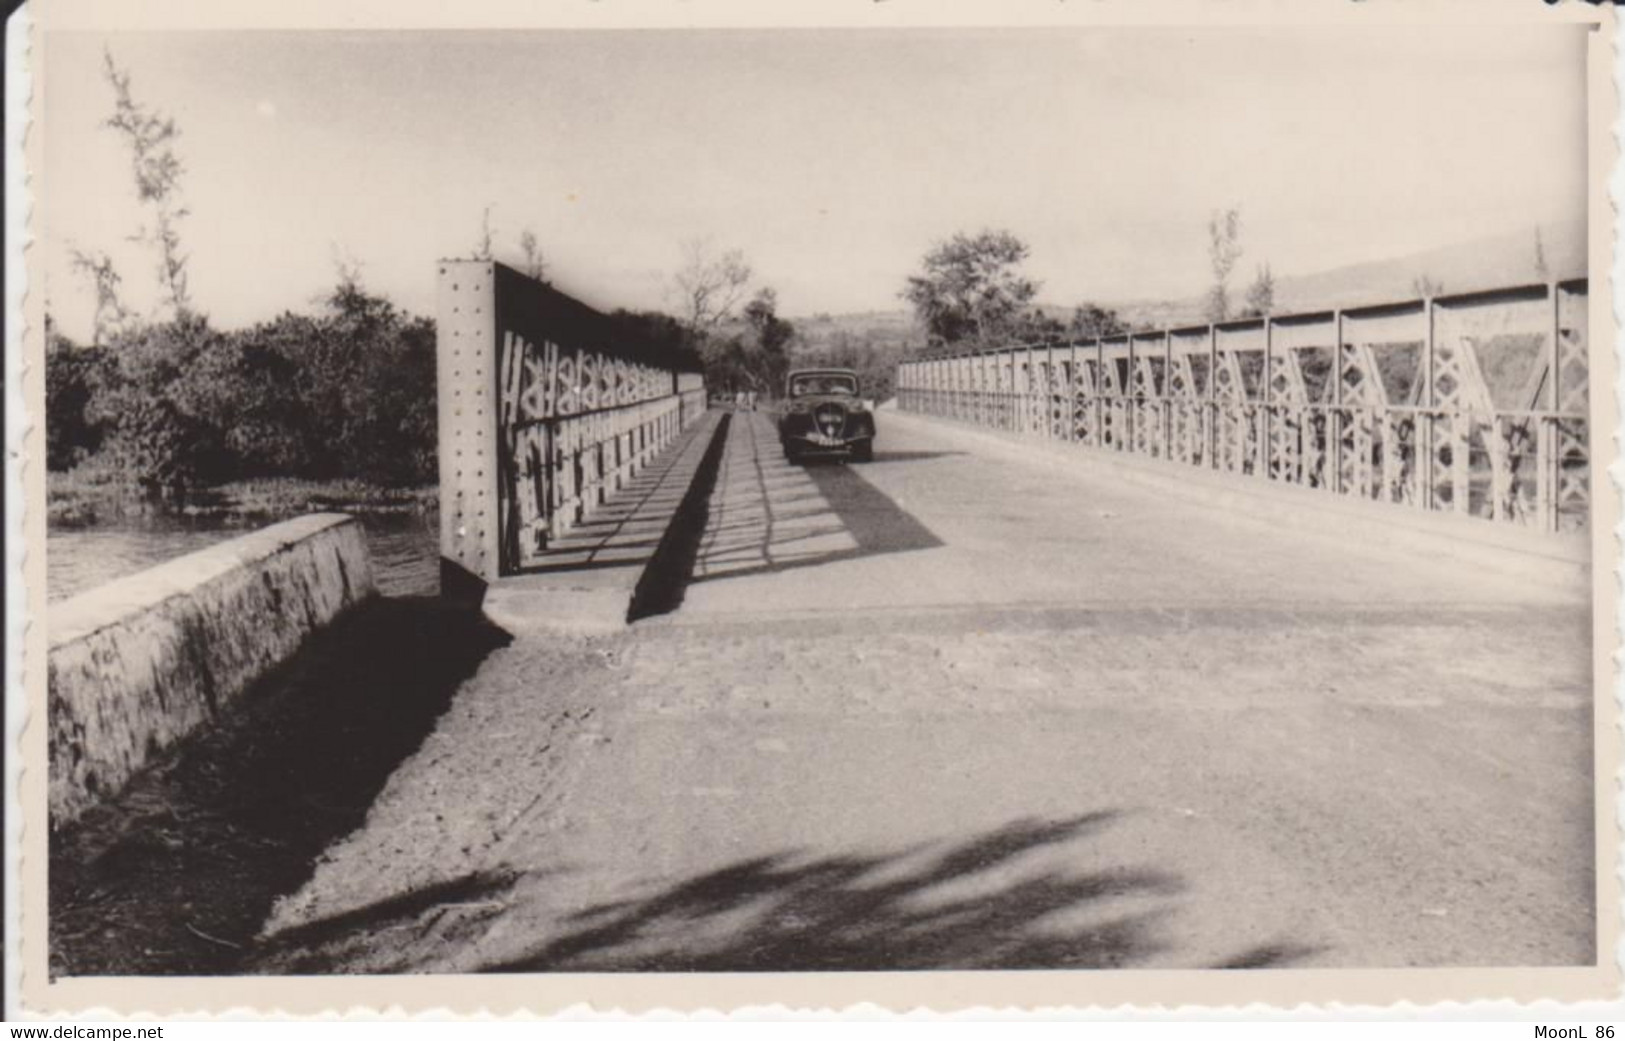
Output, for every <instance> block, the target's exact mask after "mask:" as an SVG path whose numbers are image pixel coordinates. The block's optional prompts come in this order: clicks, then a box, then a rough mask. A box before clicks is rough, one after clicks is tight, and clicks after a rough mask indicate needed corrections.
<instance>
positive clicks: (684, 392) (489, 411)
mask: <svg viewBox="0 0 1625 1041" xmlns="http://www.w3.org/2000/svg"><path fill="white" fill-rule="evenodd" d="M439 270H440V287H439V290H440V291H439V306H438V326H437V336H438V343H437V352H438V377H439V403H440V486H441V496H440V518H441V555H442V557H444V558H445V559H447V560H449V561H453V562H455V563H457V564H459V565H460V566H461V567H463V568H464V569H465V570H467V571H469V572H470V573H472V574H474V575H476V576H478V577H479V578H482V579H484V580H486V581H490V580H493V579H496V578H499V577H502V576H503V575H511V574H517V573H520V572H523V571H524V570H525V569H527V568H529V567H533V566H535V565H538V564H541V563H544V562H545V554H546V553H547V551H548V548H549V547H550V546H551V545H553V544H555V543H556V542H557V540H558V539H559V538H560V537H561V536H563V535H565V534H567V533H569V532H570V530H571V529H572V528H575V527H576V526H578V525H580V524H581V523H583V522H584V521H586V520H587V519H588V518H589V517H591V515H592V513H593V511H594V510H595V509H596V508H597V507H598V506H599V505H601V504H603V503H604V502H605V500H607V499H608V497H609V496H610V495H612V494H613V493H614V492H615V491H616V490H617V489H619V488H621V487H622V486H623V485H625V484H626V483H627V482H628V481H630V480H631V479H632V477H633V476H634V475H636V474H637V473H638V472H639V471H640V470H642V469H643V467H644V466H645V465H647V464H648V463H649V461H650V460H651V459H653V457H654V456H655V455H656V454H657V453H659V452H660V450H661V449H663V448H665V447H666V446H667V445H669V444H671V442H672V441H673V440H675V439H676V437H677V435H678V434H679V433H680V432H681V431H682V430H683V428H684V427H686V426H687V425H688V424H689V423H691V422H693V421H694V420H696V419H698V418H699V417H700V415H702V414H703V413H704V411H705V407H706V404H705V385H704V380H703V378H702V377H701V376H700V374H699V373H697V372H692V371H687V370H684V369H681V368H679V367H678V365H677V364H676V359H674V358H672V357H671V356H670V355H669V354H666V353H664V352H662V351H661V350H660V349H658V348H657V347H655V346H653V345H650V344H647V343H643V342H639V341H633V340H629V339H627V338H626V336H625V334H624V333H622V332H620V331H618V330H617V329H616V328H615V327H614V326H613V325H612V323H611V322H610V320H609V319H608V318H607V317H605V316H604V315H602V314H600V313H599V312H597V311H595V310H593V309H592V308H590V307H588V306H587V305H585V304H583V303H581V302H579V301H577V300H575V299H573V298H571V297H569V296H566V295H565V294H563V293H561V292H559V291H558V290H556V289H554V288H552V287H551V286H548V285H546V284H544V283H542V282H538V281H536V280H535V279H531V278H527V277H525V276H524V275H522V274H520V273H519V272H517V271H515V270H513V269H512V268H508V267H505V266H504V265H502V264H496V263H492V262H489V261H442V262H441V264H440V267H439Z"/></svg>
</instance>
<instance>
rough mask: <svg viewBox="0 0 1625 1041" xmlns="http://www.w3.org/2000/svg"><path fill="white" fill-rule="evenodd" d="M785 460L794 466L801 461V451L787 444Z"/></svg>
mask: <svg viewBox="0 0 1625 1041" xmlns="http://www.w3.org/2000/svg"><path fill="white" fill-rule="evenodd" d="M784 461H785V462H787V463H789V464H790V465H791V466H794V465H796V464H797V463H799V462H801V453H800V452H798V451H796V450H795V449H794V448H791V447H790V446H789V445H785V446H784Z"/></svg>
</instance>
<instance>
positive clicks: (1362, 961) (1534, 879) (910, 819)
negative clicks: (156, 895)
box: [262, 414, 1593, 971]
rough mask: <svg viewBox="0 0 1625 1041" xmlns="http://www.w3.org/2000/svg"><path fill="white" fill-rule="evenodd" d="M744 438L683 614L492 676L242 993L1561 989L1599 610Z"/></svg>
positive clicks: (507, 665)
mask: <svg viewBox="0 0 1625 1041" xmlns="http://www.w3.org/2000/svg"><path fill="white" fill-rule="evenodd" d="M980 444H981V442H979V441H978V440H977V438H976V437H975V436H974V435H967V434H965V433H963V432H960V431H956V430H953V429H951V428H946V427H943V426H940V425H936V424H933V423H930V422H928V421H924V420H920V419H915V418H910V417H902V416H895V417H885V416H883V423H882V440H881V442H880V445H879V451H878V453H877V457H876V459H875V461H874V462H873V463H872V464H869V465H853V466H847V465H844V464H841V463H829V464H810V465H807V466H805V467H791V466H789V465H787V464H786V463H785V462H784V461H783V460H782V458H781V457H780V455H779V454H778V450H777V444H776V441H775V440H774V438H773V436H772V430H771V425H770V423H769V421H768V419H767V417H765V416H763V415H749V414H746V415H741V416H738V417H736V422H735V424H734V427H733V430H732V433H731V435H730V438H729V442H728V447H727V451H726V454H725V457H724V461H723V471H722V474H721V476H720V478H719V481H718V487H717V489H716V492H715V494H714V496H713V498H712V502H711V515H710V522H709V528H708V529H707V532H706V535H705V539H704V543H703V545H702V547H701V556H700V561H699V564H698V567H697V569H696V580H695V582H694V583H693V584H692V585H691V586H690V587H689V589H688V592H687V598H686V601H685V603H684V605H683V607H682V608H681V610H680V611H678V612H676V613H675V614H672V615H667V616H664V617H661V618H656V619H650V620H647V621H644V622H640V623H638V624H637V625H636V626H635V627H634V629H633V630H632V631H631V632H630V633H628V634H624V635H621V636H616V637H609V638H601V639H596V640H586V639H579V640H559V641H553V642H550V643H540V642H535V641H516V642H515V643H514V644H513V645H511V646H509V647H506V648H503V649H500V650H498V651H496V652H495V653H494V654H493V655H492V656H491V657H490V658H489V659H487V661H486V662H485V664H484V666H483V667H482V669H481V671H480V672H479V674H478V675H477V676H476V677H475V678H474V679H473V680H472V681H471V682H470V683H468V684H467V685H466V686H465V687H464V689H463V690H462V691H461V692H460V693H459V694H458V696H457V698H456V700H455V701H454V702H453V704H452V707H451V708H450V710H449V711H448V712H447V713H446V715H445V716H444V717H443V718H442V719H441V721H440V723H439V725H438V727H437V729H436V730H435V732H434V733H432V734H431V735H430V736H429V738H428V739H427V740H426V741H425V743H424V745H423V747H422V748H421V749H420V750H419V751H418V752H417V754H416V755H415V756H413V757H412V758H410V759H408V760H407V761H406V762H405V763H404V764H403V765H402V766H401V768H400V769H399V770H398V771H397V773H396V774H395V776H394V777H393V778H392V779H391V781H390V783H389V785H388V786H387V787H386V788H385V790H384V792H383V793H382V795H381V796H380V798H379V799H378V801H377V803H376V805H375V806H374V807H373V809H372V812H371V815H370V816H369V818H368V822H367V824H366V826H364V827H363V828H362V829H361V830H359V831H358V832H356V833H355V834H354V835H352V836H350V837H349V838H348V839H346V840H344V841H342V842H340V843H339V844H337V845H336V846H335V847H333V848H332V849H330V850H329V851H328V853H327V855H326V857H325V858H324V860H323V862H322V863H320V864H319V865H318V867H317V870H316V873H315V876H314V878H313V879H312V880H311V881H310V883H309V884H308V885H306V886H305V887H304V889H303V890H302V891H300V892H299V893H297V894H295V895H294V896H292V897H291V898H289V899H287V900H285V901H283V902H282V903H281V905H280V906H279V907H278V909H277V911H276V912H275V913H274V914H273V915H272V917H271V920H270V921H269V922H268V923H267V927H266V929H267V936H268V938H269V939H270V941H271V943H270V945H269V947H268V952H267V954H266V955H265V956H264V958H263V962H262V966H263V968H264V969H265V970H266V971H311V970H329V969H340V970H354V971H399V970H410V971H428V970H434V971H473V970H549V969H558V970H576V971H584V970H616V969H644V970H650V969H685V970H686V969H708V970H750V969H881V968H941V967H954V968H1035V967H1097V966H1102V967H1103V966H1113V967H1117V966H1123V967H1207V966H1299V965H1305V966H1308V965H1314V966H1405V965H1465V964H1474V965H1536V964H1574V963H1585V962H1589V961H1590V960H1592V958H1593V926H1592V914H1591V900H1592V867H1591V856H1592V853H1591V851H1592V845H1593V837H1592V826H1591V802H1590V777H1591V769H1590V762H1589V760H1590V755H1591V731H1590V720H1591V713H1590V700H1589V698H1590V693H1589V692H1590V670H1589V655H1588V651H1587V648H1588V643H1589V637H1588V632H1589V611H1588V609H1587V607H1586V605H1585V602H1584V598H1583V597H1582V596H1580V595H1577V594H1574V593H1564V592H1560V591H1552V590H1546V591H1534V590H1531V589H1528V588H1524V587H1522V586H1520V585H1519V584H1517V583H1513V582H1509V581H1505V580H1499V579H1496V578H1495V577H1494V576H1493V575H1491V574H1488V573H1485V572H1480V571H1473V572H1472V573H1466V574H1464V573H1463V569H1461V568H1459V567H1451V566H1449V565H1447V564H1443V563H1439V562H1434V561H1430V560H1428V559H1424V558H1419V557H1411V556H1406V555H1404V554H1402V553H1401V552H1398V551H1390V552H1385V553H1378V552H1376V551H1370V550H1367V551H1362V552H1354V551H1351V550H1349V549H1348V548H1347V547H1346V546H1344V545H1342V544H1340V543H1339V541H1338V540H1337V538H1336V533H1335V532H1327V533H1324V534H1306V533H1302V532H1289V531H1285V530H1281V529H1278V528H1275V527H1272V526H1269V525H1266V524H1261V523H1257V522H1255V521H1253V520H1250V519H1247V518H1243V517H1239V516H1233V515H1230V514H1228V513H1225V512H1222V511H1219V510H1215V509H1208V508H1204V507H1201V506H1198V505H1194V504H1192V503H1189V502H1183V503H1182V502H1175V501H1170V500H1169V499H1168V498H1167V497H1166V496H1165V495H1163V494H1160V493H1157V492H1154V491H1149V490H1146V489H1142V488H1135V487H1125V486H1121V485H1113V484H1111V483H1109V482H1108V481H1107V480H1106V479H1105V478H1103V477H1099V476H1091V475H1090V471H1089V470H1088V468H1087V467H1086V466H1080V467H1079V468H1078V472H1077V473H1075V474H1071V475H1058V474H1057V472H1056V471H1055V470H1054V469H1053V468H1045V467H1043V466H1038V465H1033V466H1020V465H1012V463H1011V462H1010V461H1009V459H1008V458H1007V457H1005V456H1000V455H997V454H990V453H987V452H985V451H979V449H978V446H979V445H980Z"/></svg>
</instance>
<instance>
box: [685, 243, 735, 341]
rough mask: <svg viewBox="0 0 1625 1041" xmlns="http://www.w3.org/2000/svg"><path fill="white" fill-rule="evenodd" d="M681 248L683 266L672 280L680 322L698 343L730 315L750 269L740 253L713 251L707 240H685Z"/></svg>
mask: <svg viewBox="0 0 1625 1041" xmlns="http://www.w3.org/2000/svg"><path fill="white" fill-rule="evenodd" d="M682 251H683V266H682V267H681V268H679V269H678V271H677V274H676V276H675V278H674V283H675V288H676V294H677V297H678V302H679V306H680V309H681V312H682V319H683V324H684V325H685V326H687V328H688V331H689V334H690V335H691V336H692V337H694V338H695V340H696V342H698V341H699V340H702V339H704V338H705V337H706V336H707V335H709V334H710V333H711V332H712V331H714V330H715V329H716V327H717V326H718V325H720V324H722V323H723V322H724V321H727V319H728V318H729V317H731V316H732V315H733V310H734V308H735V307H736V306H738V304H739V301H740V299H741V298H742V297H743V296H744V295H745V287H746V286H747V285H749V284H750V279H751V270H750V265H749V264H748V263H746V261H745V254H744V253H743V252H741V251H740V250H737V249H733V250H728V251H727V252H725V253H721V254H716V253H715V252H714V249H713V247H712V245H711V242H710V240H709V239H689V240H687V241H685V242H684V243H683V244H682Z"/></svg>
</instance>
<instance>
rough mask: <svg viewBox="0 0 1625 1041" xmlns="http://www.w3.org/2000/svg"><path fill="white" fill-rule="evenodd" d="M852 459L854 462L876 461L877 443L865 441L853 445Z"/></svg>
mask: <svg viewBox="0 0 1625 1041" xmlns="http://www.w3.org/2000/svg"><path fill="white" fill-rule="evenodd" d="M852 461H853V462H854V463H872V462H874V461H875V443H874V442H873V441H864V442H862V443H861V444H856V445H853V446H852Z"/></svg>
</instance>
